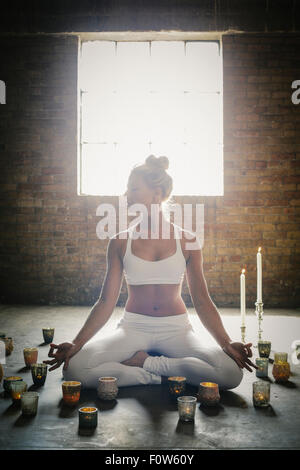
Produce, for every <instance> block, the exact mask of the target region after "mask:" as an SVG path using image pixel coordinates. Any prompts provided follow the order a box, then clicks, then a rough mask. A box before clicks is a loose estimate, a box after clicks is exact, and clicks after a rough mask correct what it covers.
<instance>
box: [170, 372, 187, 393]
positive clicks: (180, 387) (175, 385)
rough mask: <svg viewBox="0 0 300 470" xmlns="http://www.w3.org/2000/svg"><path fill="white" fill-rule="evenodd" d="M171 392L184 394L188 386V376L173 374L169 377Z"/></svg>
mask: <svg viewBox="0 0 300 470" xmlns="http://www.w3.org/2000/svg"><path fill="white" fill-rule="evenodd" d="M168 384H169V392H170V393H171V395H174V396H179V395H182V394H183V393H184V391H185V387H186V377H178V376H172V377H168Z"/></svg>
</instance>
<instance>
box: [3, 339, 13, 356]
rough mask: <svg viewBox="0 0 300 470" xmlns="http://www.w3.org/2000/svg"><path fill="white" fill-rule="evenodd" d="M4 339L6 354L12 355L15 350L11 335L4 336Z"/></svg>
mask: <svg viewBox="0 0 300 470" xmlns="http://www.w3.org/2000/svg"><path fill="white" fill-rule="evenodd" d="M2 340H3V341H4V343H5V355H6V356H10V354H11V353H12V352H13V350H14V343H13V339H12V338H11V337H10V336H6V337H5V338H2Z"/></svg>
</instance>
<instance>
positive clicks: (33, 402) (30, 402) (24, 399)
mask: <svg viewBox="0 0 300 470" xmlns="http://www.w3.org/2000/svg"><path fill="white" fill-rule="evenodd" d="M38 401H39V393H37V392H23V393H22V395H21V410H22V414H23V415H25V416H34V415H36V414H37V408H38Z"/></svg>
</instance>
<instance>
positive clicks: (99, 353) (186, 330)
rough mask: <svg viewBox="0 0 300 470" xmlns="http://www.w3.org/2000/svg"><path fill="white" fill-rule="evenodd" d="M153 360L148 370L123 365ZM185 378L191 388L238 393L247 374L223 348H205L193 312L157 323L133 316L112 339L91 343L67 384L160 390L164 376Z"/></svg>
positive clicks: (74, 364) (72, 363)
mask: <svg viewBox="0 0 300 470" xmlns="http://www.w3.org/2000/svg"><path fill="white" fill-rule="evenodd" d="M141 350H144V351H146V352H148V353H149V352H151V353H152V354H157V356H149V357H147V359H146V360H145V362H144V365H143V367H135V366H127V365H124V364H120V362H122V361H125V360H126V359H129V358H130V357H132V356H133V355H134V354H135V353H136V352H137V351H141ZM173 375H175V376H184V377H186V379H187V383H189V384H191V385H195V386H197V387H198V385H199V383H200V382H205V381H209V382H215V383H217V384H218V385H219V388H220V390H222V389H223V390H226V389H232V388H235V387H237V386H238V385H239V384H240V382H241V380H242V378H243V370H242V369H241V368H240V367H239V366H238V365H237V363H236V362H235V361H234V360H233V359H232V358H231V357H230V356H229V355H228V354H226V353H225V352H224V351H223V350H222V348H221V347H220V346H219V345H216V346H206V345H204V344H202V343H201V338H200V337H199V335H197V334H196V333H195V331H194V329H193V327H192V324H191V323H190V320H189V317H188V312H186V313H184V314H180V315H171V316H166V317H153V316H148V315H142V314H137V313H133V312H128V311H126V309H124V314H123V317H122V319H121V320H120V321H119V323H118V324H117V326H116V328H115V330H114V331H113V332H112V333H109V334H106V335H103V336H102V337H101V336H100V337H98V338H97V340H94V341H93V340H92V341H89V342H88V343H86V344H85V345H84V346H83V348H82V349H81V350H80V351H79V352H78V353H77V354H75V356H73V357H72V358H71V359H70V362H69V366H68V369H67V370H63V377H64V379H65V380H78V381H80V382H81V383H82V387H83V388H96V387H97V385H98V379H99V377H104V376H113V377H117V378H118V382H117V383H118V386H119V387H125V386H130V385H141V384H160V383H161V376H167V377H170V376H173Z"/></svg>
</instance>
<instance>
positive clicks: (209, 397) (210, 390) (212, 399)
mask: <svg viewBox="0 0 300 470" xmlns="http://www.w3.org/2000/svg"><path fill="white" fill-rule="evenodd" d="M198 398H199V401H200V403H201V405H204V406H216V405H218V403H219V401H220V393H219V386H218V384H216V383H214V382H200V384H199V389H198Z"/></svg>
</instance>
